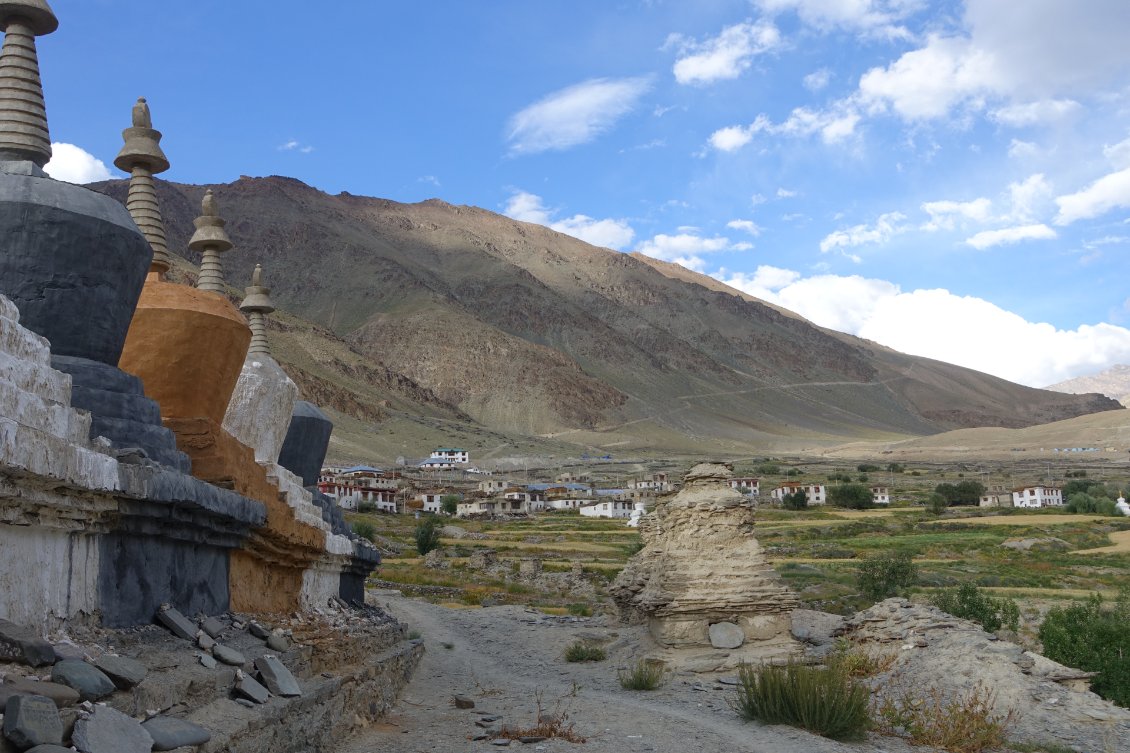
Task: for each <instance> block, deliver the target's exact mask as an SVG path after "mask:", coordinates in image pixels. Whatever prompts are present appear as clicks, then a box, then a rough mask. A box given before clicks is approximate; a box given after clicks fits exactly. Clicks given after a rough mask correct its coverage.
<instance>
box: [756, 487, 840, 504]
mask: <svg viewBox="0 0 1130 753" xmlns="http://www.w3.org/2000/svg"><path fill="white" fill-rule="evenodd" d="M800 491H803V492H804V496H805V498H806V499H807V500H808V504H809V505H810V506H811V505H823V504H826V503H827V501H828V494H827V490H826V489H825V488H824V485H823V484H785V485H784V486H778V487H777V488H776V489H774V490H773V491H771V492H770V493H769V496H770V497H771V498H772V499H773V501H774V502H780V501H781V500H782V499H784V498H785V495H787V494H796V493H797V492H800Z"/></svg>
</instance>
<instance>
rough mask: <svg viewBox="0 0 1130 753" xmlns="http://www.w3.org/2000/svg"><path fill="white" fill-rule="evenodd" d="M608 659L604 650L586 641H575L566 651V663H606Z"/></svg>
mask: <svg viewBox="0 0 1130 753" xmlns="http://www.w3.org/2000/svg"><path fill="white" fill-rule="evenodd" d="M606 657H607V654H606V653H605V652H604V649H603V648H601V647H600V646H594V645H592V644H591V643H587V642H585V641H575V642H574V643H570V644H569V647H568V648H566V649H565V661H567V662H581V661H604V660H605V658H606Z"/></svg>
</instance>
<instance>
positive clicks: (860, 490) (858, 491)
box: [828, 476, 871, 510]
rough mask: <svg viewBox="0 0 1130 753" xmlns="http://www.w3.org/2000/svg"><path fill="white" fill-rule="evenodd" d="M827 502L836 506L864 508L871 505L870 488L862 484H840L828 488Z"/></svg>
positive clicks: (854, 508)
mask: <svg viewBox="0 0 1130 753" xmlns="http://www.w3.org/2000/svg"><path fill="white" fill-rule="evenodd" d="M849 478H850V476H849ZM828 502H829V503H830V504H833V505H836V506H837V507H848V508H851V509H853V510H866V509H867V508H869V507H871V490H870V489H868V488H867V487H866V486H864V485H863V484H840V485H839V486H833V487H832V488H831V489H829V490H828Z"/></svg>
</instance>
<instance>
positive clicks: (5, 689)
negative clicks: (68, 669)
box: [0, 680, 79, 709]
mask: <svg viewBox="0 0 1130 753" xmlns="http://www.w3.org/2000/svg"><path fill="white" fill-rule="evenodd" d="M14 695H41V696H46V697H47V698H50V699H51V700H52V701H54V702H55V705H56V706H58V707H59V708H63V707H64V706H74V705H75V704H76V703H78V702H79V695H78V691H77V690H75V689H74V688H72V687H69V686H67V685H61V684H59V683H57V682H36V681H34V680H15V681H13V682H5V683H4V684H3V685H0V709H3V708H4V706H6V705H7V704H8V699H9V698H11V697H12V696H14Z"/></svg>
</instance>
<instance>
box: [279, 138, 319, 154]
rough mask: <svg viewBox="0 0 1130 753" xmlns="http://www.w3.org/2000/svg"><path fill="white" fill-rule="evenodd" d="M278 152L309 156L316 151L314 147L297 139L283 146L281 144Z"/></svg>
mask: <svg viewBox="0 0 1130 753" xmlns="http://www.w3.org/2000/svg"><path fill="white" fill-rule="evenodd" d="M278 150H279V151H280V152H301V153H302V154H309V153H310V152H312V151H314V147H312V146H310V145H309V144H303V143H302V142H301V141H298V140H297V139H290V140H289V141H286V142H284V143H282V144H279V146H278Z"/></svg>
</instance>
